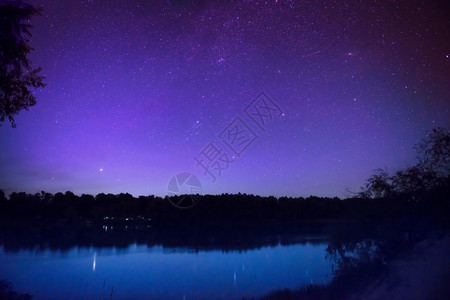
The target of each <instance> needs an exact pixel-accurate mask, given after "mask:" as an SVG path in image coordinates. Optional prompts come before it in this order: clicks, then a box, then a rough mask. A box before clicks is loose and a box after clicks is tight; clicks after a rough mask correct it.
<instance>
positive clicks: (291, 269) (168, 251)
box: [0, 224, 415, 299]
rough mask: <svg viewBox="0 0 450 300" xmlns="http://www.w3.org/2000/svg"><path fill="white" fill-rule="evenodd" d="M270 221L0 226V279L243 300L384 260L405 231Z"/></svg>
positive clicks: (82, 295)
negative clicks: (263, 225) (265, 225)
mask: <svg viewBox="0 0 450 300" xmlns="http://www.w3.org/2000/svg"><path fill="white" fill-rule="evenodd" d="M269 227H270V228H272V231H271V232H270V230H268V229H267V230H264V229H262V230H260V229H256V227H255V228H253V229H252V228H247V229H246V230H240V231H238V229H236V228H234V229H230V228H227V229H223V228H222V229H220V230H219V229H218V228H209V229H208V228H201V227H200V228H196V229H195V230H193V231H190V230H188V231H187V232H186V228H185V229H182V230H181V231H180V229H179V228H178V229H174V228H164V229H157V228H152V227H151V226H146V227H138V226H119V227H117V226H116V227H115V228H114V227H113V226H100V225H98V226H90V227H70V226H69V227H67V226H66V227H58V226H56V227H53V226H51V227H48V228H44V229H42V228H39V229H36V228H20V229H14V230H2V231H1V235H0V237H1V245H0V279H1V280H8V281H9V282H11V283H12V284H13V285H14V290H15V291H16V292H18V293H29V294H31V295H33V299H242V298H243V297H249V298H250V297H260V296H263V295H266V294H268V293H270V292H272V291H275V290H280V289H285V288H287V289H291V290H294V289H299V288H301V287H305V286H308V285H327V284H329V283H330V282H331V281H332V280H333V278H334V275H336V271H337V270H339V269H340V268H341V267H342V261H343V260H342V252H344V253H347V255H346V256H347V257H349V258H350V259H353V262H356V264H357V263H358V262H359V260H358V257H359V256H361V257H362V256H364V257H366V256H367V257H371V259H372V260H376V259H379V258H382V259H386V257H387V256H386V253H382V250H383V247H381V246H380V245H385V244H386V243H385V241H386V240H388V239H391V240H396V241H402V240H405V239H411V238H412V237H411V233H410V232H406V233H405V231H402V230H397V231H394V232H398V234H394V235H392V232H391V233H390V236H389V237H383V238H381V237H380V236H373V232H374V231H373V230H367V231H364V230H362V229H361V228H358V230H357V232H360V233H361V234H358V235H357V236H354V234H355V230H353V232H352V230H351V228H355V226H354V225H348V224H347V225H345V226H341V227H342V228H340V229H339V226H336V225H335V224H326V225H320V226H310V225H308V226H305V225H296V226H288V227H287V228H285V226H282V227H279V228H278V229H273V228H274V227H273V226H269ZM241 229H242V228H241ZM255 230H256V231H255ZM268 231H269V232H268ZM230 232H231V234H230ZM267 232H268V233H267ZM342 232H343V233H345V234H342ZM414 234H415V233H412V235H414ZM336 237H338V238H336ZM398 237H400V239H399V238H398ZM381 240H383V243H380V241H381ZM364 251H365V252H364ZM389 251H390V252H393V251H395V250H393V248H392V247H390V248H389ZM363 252H364V253H363Z"/></svg>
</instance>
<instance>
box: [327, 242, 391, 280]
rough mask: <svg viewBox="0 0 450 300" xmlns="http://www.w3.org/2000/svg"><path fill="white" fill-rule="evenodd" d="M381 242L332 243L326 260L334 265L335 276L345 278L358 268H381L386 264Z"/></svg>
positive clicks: (329, 245) (328, 248)
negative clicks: (344, 276)
mask: <svg viewBox="0 0 450 300" xmlns="http://www.w3.org/2000/svg"><path fill="white" fill-rule="evenodd" d="M382 243H383V242H381V241H376V240H370V239H365V240H362V241H358V242H355V241H350V242H340V241H330V242H329V244H328V247H327V248H326V256H325V258H326V259H330V260H331V261H332V262H333V263H334V266H333V274H334V276H343V275H345V274H347V273H349V272H352V271H353V270H355V269H357V268H363V267H368V266H381V265H383V264H384V263H385V255H384V253H383V248H382Z"/></svg>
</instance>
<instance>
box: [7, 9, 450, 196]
mask: <svg viewBox="0 0 450 300" xmlns="http://www.w3.org/2000/svg"><path fill="white" fill-rule="evenodd" d="M29 3H31V4H33V5H42V6H43V8H44V10H43V13H42V16H40V17H36V18H34V19H32V20H31V23H32V24H33V25H34V28H33V30H32V34H33V37H32V41H31V44H32V46H33V47H34V48H35V50H34V52H33V53H32V55H31V60H32V61H33V63H34V64H35V66H41V67H42V68H43V74H45V75H46V80H45V82H46V83H47V86H46V87H45V88H44V89H39V90H37V91H36V96H37V104H36V105H35V106H34V107H32V108H31V109H30V110H29V111H23V112H21V113H20V114H19V115H18V116H17V117H16V123H17V128H15V129H13V128H11V127H10V125H9V124H7V123H4V124H2V126H1V127H0V143H1V150H0V168H1V171H0V188H2V189H4V191H5V192H6V193H7V194H9V193H11V192H12V191H26V192H31V193H34V192H40V191H41V190H45V191H47V192H52V193H54V192H58V191H63V192H64V191H66V190H71V191H73V192H74V193H76V194H82V193H91V194H97V193H100V192H104V193H121V192H129V193H131V194H133V195H136V196H137V195H148V194H155V195H165V194H166V191H167V184H168V182H169V180H170V179H171V178H172V177H173V176H174V175H176V174H178V173H182V172H189V173H192V174H195V175H197V177H198V178H199V179H200V180H201V182H202V187H203V193H209V194H220V193H238V192H241V193H251V194H259V195H275V196H309V195H311V194H313V195H318V196H339V197H343V196H345V193H344V191H345V189H346V188H349V189H351V190H353V191H357V190H358V188H359V187H360V186H361V185H362V184H363V183H364V181H365V179H366V178H367V177H368V176H369V175H370V174H372V172H373V169H375V168H379V167H385V168H387V169H388V170H390V171H392V170H395V169H398V168H402V167H405V166H407V165H409V164H412V163H413V162H414V159H415V152H414V150H413V149H412V146H413V145H414V144H415V143H417V142H418V141H419V139H420V138H421V137H422V136H423V135H424V134H425V131H426V130H429V129H431V128H433V127H437V126H449V125H450V113H449V106H450V101H449V99H450V97H449V96H450V72H449V70H450V69H449V67H450V60H449V58H448V54H449V52H450V42H449V41H450V28H449V23H448V20H447V17H448V16H447V13H446V12H447V11H448V10H447V9H446V4H447V3H446V1H384V2H379V1H347V2H344V1H338V2H337V3H335V1H281V0H280V1H275V0H274V1H250V0H248V1H137V0H135V1H95V0H91V1H56V0H55V1H46V0H33V1H29ZM260 92H265V93H267V95H269V96H270V98H271V99H272V100H273V101H274V102H275V103H276V104H277V105H278V106H279V108H280V109H281V110H282V114H281V115H280V114H277V115H276V117H274V118H273V119H272V120H271V121H270V122H268V123H267V129H266V130H265V131H263V130H261V128H260V127H258V126H257V125H256V124H255V123H254V122H252V121H251V120H250V118H249V117H248V116H247V115H246V114H245V112H244V109H245V108H246V107H247V105H249V104H250V103H251V102H252V101H253V100H254V99H255V97H256V96H257V95H258V94H259V93H260ZM236 117H239V118H241V120H242V121H244V122H245V123H246V124H247V125H248V126H250V127H251V129H252V130H253V131H254V133H255V134H256V135H257V136H258V138H257V139H256V140H255V141H254V142H253V143H252V144H251V145H250V146H249V147H247V148H246V149H245V151H244V152H243V153H242V154H241V155H240V156H239V157H238V156H236V155H235V157H234V159H235V161H234V162H233V163H231V164H230V165H229V168H228V169H227V170H224V171H223V172H222V174H221V175H220V176H218V177H217V180H216V181H215V182H212V180H211V178H210V177H208V175H204V172H203V169H202V168H200V167H198V166H196V164H197V162H196V160H195V159H194V158H195V157H198V155H199V153H200V152H201V151H202V150H203V149H204V148H205V147H206V146H207V145H208V144H209V143H210V142H212V141H213V142H214V143H216V145H217V146H220V147H221V148H223V149H222V150H223V151H225V150H227V153H228V154H229V156H230V158H231V156H232V155H233V153H232V152H231V151H230V150H229V148H226V145H225V144H223V143H222V141H221V139H220V137H219V135H220V133H221V132H222V131H223V130H224V129H225V128H226V127H227V126H228V125H229V124H230V123H231V122H232V121H233V120H234V119H235V118H236Z"/></svg>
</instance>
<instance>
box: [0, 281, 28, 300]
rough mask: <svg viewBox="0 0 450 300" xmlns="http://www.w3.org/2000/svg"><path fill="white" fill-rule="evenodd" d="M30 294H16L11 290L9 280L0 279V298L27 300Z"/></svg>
mask: <svg viewBox="0 0 450 300" xmlns="http://www.w3.org/2000/svg"><path fill="white" fill-rule="evenodd" d="M31 298H32V296H31V295H30V294H18V293H17V292H15V291H14V290H13V286H12V284H11V283H10V282H9V281H6V280H0V299H5V300H29V299H31Z"/></svg>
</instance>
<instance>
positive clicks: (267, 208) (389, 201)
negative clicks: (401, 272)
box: [0, 128, 450, 224]
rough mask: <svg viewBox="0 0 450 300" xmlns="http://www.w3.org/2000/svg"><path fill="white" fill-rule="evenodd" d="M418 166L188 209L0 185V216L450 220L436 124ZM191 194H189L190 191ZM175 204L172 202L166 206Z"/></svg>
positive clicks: (449, 165) (447, 160)
mask: <svg viewBox="0 0 450 300" xmlns="http://www.w3.org/2000/svg"><path fill="white" fill-rule="evenodd" d="M416 149H417V152H418V155H419V157H418V163H417V164H416V165H414V166H412V167H410V168H407V169H405V170H399V171H397V172H395V173H394V174H393V175H389V174H388V173H387V172H386V171H385V170H381V169H380V170H377V172H376V174H374V175H373V176H371V177H370V178H369V179H368V181H367V184H366V185H365V186H364V187H363V188H362V189H361V191H360V192H358V193H354V195H353V196H352V197H349V198H347V199H344V200H341V199H339V198H337V197H335V198H326V197H322V198H320V197H315V196H310V197H307V198H303V197H280V198H276V197H273V196H269V197H261V196H257V195H248V194H241V193H239V194H221V195H197V197H198V198H199V202H198V204H197V205H196V206H194V207H193V208H191V209H179V208H177V207H175V206H174V205H172V203H178V202H180V201H181V199H182V198H183V197H184V196H183V195H181V196H172V197H170V198H169V199H170V200H171V201H169V199H168V197H166V198H162V197H157V196H139V197H133V196H132V195H130V194H128V193H121V194H118V195H114V194H104V193H100V194H98V195H96V196H92V195H87V194H83V195H81V196H77V195H75V194H74V193H73V192H70V191H67V192H65V193H56V194H54V195H53V194H50V193H46V192H44V191H42V192H41V193H36V194H27V193H24V192H20V193H16V192H14V193H12V194H10V195H9V199H7V198H6V197H5V194H4V192H3V191H2V190H0V218H1V219H2V220H6V221H8V222H13V221H15V220H17V221H20V220H65V221H94V222H102V223H146V222H149V220H150V219H151V222H152V223H177V222H191V223H203V222H209V223H218V222H220V223H221V224H226V223H227V222H230V223H233V222H236V221H238V220H239V221H242V222H248V223H251V222H255V221H258V220H259V221H266V222H270V221H277V222H279V221H282V222H289V221H297V220H319V219H333V220H335V219H371V218H399V217H400V218H403V217H420V216H432V217H444V218H445V217H448V215H449V212H450V200H449V199H450V197H449V196H450V133H449V131H448V130H447V129H443V128H437V129H433V130H432V131H431V132H429V133H428V134H427V136H426V137H425V138H424V139H423V140H422V141H421V142H420V143H419V144H418V145H417V146H416ZM187 197H190V196H187ZM171 202H172V203H171Z"/></svg>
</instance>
